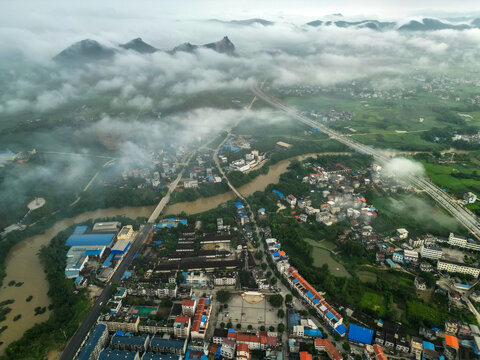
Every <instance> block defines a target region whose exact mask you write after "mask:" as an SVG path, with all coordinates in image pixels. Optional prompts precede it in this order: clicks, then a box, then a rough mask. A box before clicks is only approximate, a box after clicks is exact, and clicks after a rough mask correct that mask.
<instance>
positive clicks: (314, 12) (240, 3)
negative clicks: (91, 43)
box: [0, 0, 480, 29]
mask: <svg viewBox="0 0 480 360" xmlns="http://www.w3.org/2000/svg"><path fill="white" fill-rule="evenodd" d="M479 11H480V2H479V1H478V0H458V1H453V0H401V1H400V0H336V1H331V0H329V1H325V0H303V1H293V0H237V1H225V0H177V1H172V0H168V1H167V0H142V1H120V0H116V1H112V0H106V1H96V0H82V1H59V0H49V1H46V0H38V1H37V0H36V1H30V0H2V1H1V2H0V24H2V25H1V26H2V27H7V26H12V27H20V28H22V27H23V28H30V29H33V28H36V27H37V28H38V26H40V27H44V26H46V27H50V28H54V27H62V26H64V27H66V28H67V29H68V28H69V27H71V26H76V23H77V21H78V20H81V21H85V20H87V19H89V20H90V21H92V22H93V24H95V23H96V21H97V20H98V19H113V18H114V19H116V20H122V19H126V18H128V19H134V18H138V20H140V19H154V18H157V19H160V18H164V17H167V18H172V19H199V18H210V17H216V18H223V19H231V18H236V19H240V18H249V17H262V18H266V19H273V20H275V19H280V18H283V19H285V20H291V21H294V20H295V19H298V20H310V19H314V18H317V17H321V16H326V15H329V14H333V13H342V14H343V15H344V16H349V17H350V16H361V17H363V16H368V17H382V18H398V17H405V16H417V15H438V16H441V15H474V13H476V12H477V13H478V12H479ZM52 18H55V20H54V21H52ZM97 25H98V24H97ZM104 25H105V26H108V25H109V21H107V23H105V24H104Z"/></svg>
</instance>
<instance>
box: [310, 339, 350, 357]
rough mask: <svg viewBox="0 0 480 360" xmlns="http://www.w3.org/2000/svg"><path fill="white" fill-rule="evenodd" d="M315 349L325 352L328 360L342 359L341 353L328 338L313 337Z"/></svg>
mask: <svg viewBox="0 0 480 360" xmlns="http://www.w3.org/2000/svg"><path fill="white" fill-rule="evenodd" d="M315 350H317V351H322V352H325V353H326V354H327V356H328V358H329V359H330V360H343V356H342V354H340V352H339V351H338V350H337V348H336V347H335V346H334V345H333V344H332V343H331V341H330V340H328V339H315Z"/></svg>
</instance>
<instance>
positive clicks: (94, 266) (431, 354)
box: [65, 158, 480, 360]
mask: <svg viewBox="0 0 480 360" xmlns="http://www.w3.org/2000/svg"><path fill="white" fill-rule="evenodd" d="M322 160H323V159H321V158H318V159H316V160H315V159H307V160H305V161H303V162H302V163H301V166H300V168H301V169H302V170H305V171H306V172H307V173H308V175H307V176H304V177H299V178H298V180H297V181H298V182H299V183H302V184H305V185H307V188H306V189H307V190H306V191H304V192H303V193H301V194H288V195H285V194H284V193H282V192H281V191H279V190H277V189H274V190H273V191H271V193H270V195H269V196H271V197H272V199H273V201H274V202H276V207H277V212H278V211H280V212H282V213H283V214H284V216H287V217H291V218H292V219H294V221H296V222H297V223H298V224H300V225H301V224H307V223H319V224H323V225H324V226H326V227H327V228H328V227H332V226H334V225H335V224H337V223H345V224H348V226H346V227H345V228H344V231H343V233H342V234H340V235H339V236H338V238H337V239H336V244H337V247H336V248H334V249H331V252H332V253H333V254H338V253H341V252H342V244H344V243H346V242H347V241H354V242H356V243H358V244H361V246H362V247H364V248H365V250H366V251H368V252H369V253H371V254H372V256H373V258H374V261H373V262H372V266H374V267H375V268H377V269H379V270H380V271H387V272H393V273H405V274H409V275H411V276H412V279H414V280H413V281H412V282H411V287H412V288H411V291H412V292H417V294H420V295H419V296H420V297H421V296H422V295H421V294H422V293H432V292H433V291H434V292H435V293H439V294H442V295H443V296H445V298H448V300H447V301H448V303H449V307H453V308H456V309H459V310H462V311H465V312H472V314H474V316H476V317H478V316H479V314H478V312H477V310H476V306H475V305H473V304H475V303H478V302H479V301H480V293H479V292H477V291H472V288H473V286H474V285H475V284H476V283H477V281H478V276H479V274H480V269H479V268H478V265H477V264H476V261H474V262H472V259H473V258H474V257H472V258H470V256H472V254H475V253H477V252H478V251H480V245H479V244H478V243H476V242H475V241H473V240H472V239H467V238H465V237H463V236H460V235H456V234H454V233H450V236H449V237H448V238H442V237H438V236H434V235H431V234H422V235H420V236H410V234H409V231H408V230H407V229H405V228H398V229H396V231H395V232H393V233H392V234H391V236H388V237H385V236H382V235H381V234H379V233H377V232H376V229H375V228H374V227H373V226H372V224H373V223H374V221H373V219H375V217H376V216H377V215H378V210H377V209H376V208H375V207H374V206H373V205H371V204H369V203H368V201H367V200H366V197H365V194H366V192H368V190H369V189H372V188H374V187H375V188H381V189H382V190H383V191H403V192H407V193H408V192H411V191H413V189H412V187H411V186H407V185H405V184H402V183H399V182H398V181H396V180H395V179H393V178H392V177H391V176H383V171H382V167H381V166H380V165H377V164H373V165H371V166H369V167H366V168H357V169H352V168H350V167H349V166H346V165H343V164H341V163H336V164H332V163H331V162H326V163H325V162H323V161H322ZM317 194H318V195H317ZM314 195H315V196H314ZM473 195H474V194H466V198H465V201H466V202H467V201H475V200H476V199H472V196H473ZM319 200H320V201H319ZM228 206H230V207H231V209H228V210H227V209H225V210H224V213H225V214H229V215H228V216H227V215H225V216H223V217H219V218H215V219H213V218H212V219H210V222H212V223H211V224H205V223H204V220H197V221H195V223H190V222H189V220H188V219H183V218H177V217H172V218H165V219H163V220H161V221H159V222H157V223H156V224H155V226H154V227H153V228H152V231H151V232H150V234H149V235H148V239H147V241H146V242H145V243H144V244H143V246H142V247H141V249H140V250H139V252H138V253H137V254H135V256H134V260H133V262H132V264H131V266H129V267H128V269H126V270H125V271H124V272H123V274H122V276H121V278H120V280H119V281H118V282H117V281H116V282H112V281H111V276H112V274H113V273H114V272H115V270H116V268H117V267H118V266H119V265H120V264H121V262H122V259H123V258H124V257H125V255H126V254H128V252H129V251H130V249H131V244H132V243H134V242H135V241H138V240H136V236H137V234H138V231H134V230H133V228H132V226H131V225H123V226H122V224H120V223H118V222H108V223H95V224H94V225H93V226H92V227H91V229H90V228H87V226H78V227H76V228H75V230H74V231H73V233H72V235H71V236H70V237H69V238H68V239H67V242H66V245H67V246H69V247H70V249H69V251H68V253H67V257H68V258H67V268H66V269H65V276H67V277H70V278H74V279H75V280H74V282H75V286H76V287H77V289H78V290H80V289H85V288H86V289H88V292H89V293H90V294H92V295H93V296H95V295H94V294H95V291H99V289H100V288H101V287H102V286H104V285H105V284H106V285H107V286H110V287H111V290H112V291H111V296H110V297H109V298H108V299H107V300H105V301H104V302H103V303H101V304H100V306H101V315H100V316H99V317H98V319H97V321H96V324H95V325H94V326H93V327H92V328H91V330H90V331H89V334H88V336H87V337H86V338H85V339H84V341H83V344H82V346H81V348H80V350H79V351H78V353H77V354H76V355H75V358H76V359H80V360H84V359H89V360H91V359H135V360H136V359H185V360H187V359H284V358H285V359H314V358H329V359H335V360H341V359H344V358H346V357H348V356H352V357H354V358H360V357H361V358H364V359H372V360H373V359H386V358H387V356H395V357H397V358H403V359H407V358H411V359H418V360H420V359H444V358H446V359H457V358H458V356H460V355H461V356H462V358H468V357H463V356H470V358H472V359H473V358H475V356H476V355H475V354H478V351H479V349H480V330H479V328H478V327H477V325H475V324H472V323H468V322H466V321H462V320H461V319H457V318H448V319H447V320H446V321H445V323H444V324H443V326H442V327H441V328H436V327H434V328H429V327H420V328H418V329H416V332H415V333H413V334H412V332H411V330H410V329H406V328H405V327H404V326H403V325H402V323H401V322H399V321H392V320H387V319H382V318H375V317H373V316H372V315H371V314H369V313H365V312H362V311H361V310H358V309H355V308H353V309H352V308H349V307H348V305H343V304H341V303H339V302H338V301H335V300H334V301H333V302H330V301H329V300H328V298H329V297H328V296H327V297H326V295H325V292H324V290H323V289H321V288H315V287H314V286H312V285H311V284H310V283H309V282H308V281H307V280H306V279H305V277H304V276H303V275H302V273H301V272H300V271H299V270H298V269H296V268H295V267H294V266H293V265H292V264H291V263H290V258H289V254H288V252H287V251H286V250H285V249H284V247H283V246H282V241H279V240H278V239H276V238H274V237H272V230H271V228H270V226H269V225H268V221H267V222H265V221H266V219H268V215H269V214H268V211H267V210H266V209H265V208H263V207H262V208H259V209H255V210H254V211H253V210H250V209H249V208H247V205H246V204H245V203H244V202H242V201H236V202H233V203H229V205H228ZM250 211H253V212H250ZM258 221H259V222H262V225H264V226H259V225H258V223H257V222H258ZM265 224H267V225H265ZM212 227H214V228H215V231H206V230H205V229H207V228H208V229H212ZM458 259H465V261H458ZM331 271H334V270H333V269H332V270H331ZM424 276H425V277H426V276H428V279H425V278H424ZM432 278H433V282H432V280H431V279H432Z"/></svg>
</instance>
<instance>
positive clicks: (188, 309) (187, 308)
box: [182, 299, 197, 317]
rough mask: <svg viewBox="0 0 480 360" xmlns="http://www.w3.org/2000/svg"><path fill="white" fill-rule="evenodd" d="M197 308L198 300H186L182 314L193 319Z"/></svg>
mask: <svg viewBox="0 0 480 360" xmlns="http://www.w3.org/2000/svg"><path fill="white" fill-rule="evenodd" d="M196 307H197V300H196V299H185V300H183V301H182V314H183V315H187V316H190V317H191V316H193V315H194V314H195V308H196Z"/></svg>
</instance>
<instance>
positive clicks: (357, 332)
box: [348, 324, 373, 345]
mask: <svg viewBox="0 0 480 360" xmlns="http://www.w3.org/2000/svg"><path fill="white" fill-rule="evenodd" d="M372 338H373V330H371V329H369V328H365V327H363V326H358V325H355V324H350V327H349V329H348V340H351V341H354V342H357V343H360V344H368V345H370V344H371V343H372Z"/></svg>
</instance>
